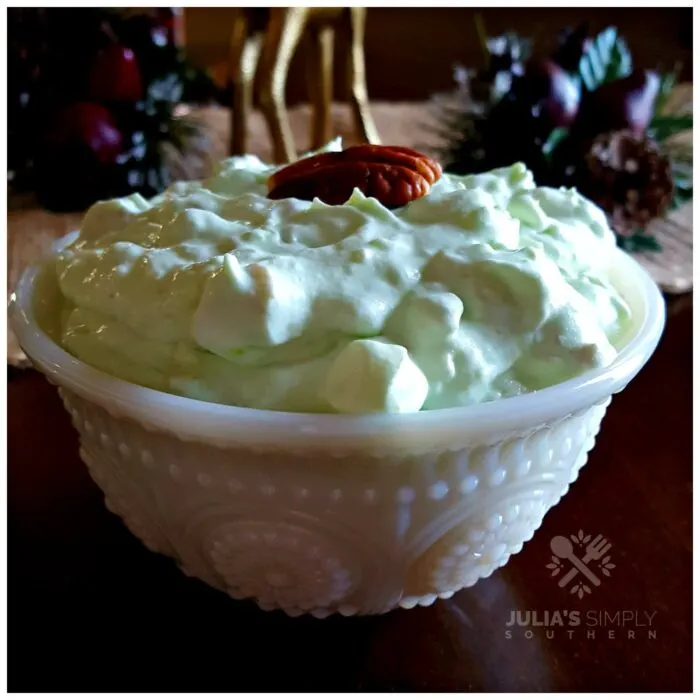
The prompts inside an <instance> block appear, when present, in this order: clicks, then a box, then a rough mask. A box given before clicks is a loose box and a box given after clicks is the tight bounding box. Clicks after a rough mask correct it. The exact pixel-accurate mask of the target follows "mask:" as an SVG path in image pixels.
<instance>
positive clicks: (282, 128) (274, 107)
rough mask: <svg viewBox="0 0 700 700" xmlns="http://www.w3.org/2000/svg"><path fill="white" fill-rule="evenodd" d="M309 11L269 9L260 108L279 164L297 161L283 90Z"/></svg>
mask: <svg viewBox="0 0 700 700" xmlns="http://www.w3.org/2000/svg"><path fill="white" fill-rule="evenodd" d="M307 12H308V10H307V9H306V8H304V7H286V8H282V7H273V8H270V23H269V25H268V29H267V34H266V36H265V39H264V41H263V47H262V53H261V56H260V107H261V108H262V110H263V113H264V114H265V118H266V120H267V124H268V127H269V129H270V136H271V138H272V143H273V145H274V151H275V161H277V162H278V163H283V162H289V161H292V160H295V159H296V149H295V148H294V138H293V137H292V130H291V128H290V126H289V118H288V116H287V109H286V106H285V99H284V89H285V85H286V82H287V72H288V71H289V64H290V62H291V60H292V56H293V55H294V51H295V49H296V48H297V45H298V44H299V40H300V39H301V36H302V34H303V32H304V28H305V26H306V18H307Z"/></svg>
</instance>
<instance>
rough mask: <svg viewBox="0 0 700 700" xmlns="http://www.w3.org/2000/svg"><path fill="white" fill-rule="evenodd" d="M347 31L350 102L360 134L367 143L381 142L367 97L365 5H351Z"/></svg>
mask: <svg viewBox="0 0 700 700" xmlns="http://www.w3.org/2000/svg"><path fill="white" fill-rule="evenodd" d="M346 12H347V15H346V20H345V22H346V31H347V34H348V44H349V47H350V60H349V62H348V67H349V76H348V78H349V83H350V104H351V107H352V111H353V117H354V120H355V125H356V129H357V131H358V135H359V136H360V138H362V139H363V140H364V141H365V142H366V143H377V144H378V143H381V139H380V137H379V132H378V131H377V127H376V126H375V124H374V119H373V118H372V112H371V111H370V108H369V98H368V97H367V79H366V77H365V49H364V42H365V19H366V16H367V10H366V9H365V8H364V7H350V8H348V9H347V10H346Z"/></svg>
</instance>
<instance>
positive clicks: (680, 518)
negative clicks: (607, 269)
mask: <svg viewBox="0 0 700 700" xmlns="http://www.w3.org/2000/svg"><path fill="white" fill-rule="evenodd" d="M668 314H669V318H668V325H667V328H666V331H665V333H664V336H663V338H662V341H661V344H660V346H659V349H658V350H657V352H656V354H655V355H654V356H653V358H652V359H651V361H650V362H649V364H648V365H647V366H646V367H645V368H644V369H643V370H642V372H641V374H640V375H639V376H638V377H637V379H636V380H635V381H634V382H633V383H632V384H631V385H630V386H629V387H628V388H627V390H626V391H625V392H623V393H622V394H621V395H619V396H617V397H616V398H615V399H614V400H613V403H612V405H611V407H610V409H609V411H608V414H607V417H606V418H605V420H604V421H603V429H602V432H601V434H600V436H599V439H598V443H597V446H596V448H595V449H594V450H593V453H592V455H591V457H590V460H589V462H588V464H587V465H586V466H585V467H584V469H583V470H582V472H581V475H580V477H579V479H578V481H577V482H576V483H575V484H574V485H573V486H572V489H571V491H570V493H569V494H568V495H567V496H566V497H565V498H564V499H563V501H562V502H561V504H560V505H559V506H557V507H556V508H555V509H554V510H553V511H551V512H550V513H549V514H548V515H547V516H546V518H545V521H544V523H543V525H542V527H541V529H540V530H539V531H538V532H537V533H536V535H535V537H534V539H533V540H532V541H530V542H529V543H528V544H526V545H525V548H524V549H523V551H522V552H521V553H520V554H518V555H516V556H514V557H513V558H512V559H511V561H510V562H509V563H508V565H507V566H506V567H505V568H504V569H501V570H500V571H498V572H496V573H495V574H494V575H492V576H491V577H490V578H489V579H486V580H482V581H480V582H479V583H478V584H477V585H476V586H474V587H473V588H471V589H468V590H466V591H462V592H461V593H459V594H457V595H456V596H454V598H452V599H451V600H447V601H439V602H438V603H436V604H435V605H434V606H432V607H430V608H420V609H414V610H411V611H404V610H400V611H397V612H394V613H391V614H388V615H384V616H379V617H366V618H354V619H353V618H348V619H346V618H337V619H336V617H335V616H334V617H331V618H328V619H326V620H323V621H320V620H315V619H312V618H310V619H306V618H297V619H290V618H287V617H285V616H284V615H283V614H282V613H264V612H261V611H259V610H258V609H257V608H256V607H255V606H254V605H252V604H250V603H240V602H234V601H232V600H230V599H228V598H227V597H226V596H225V595H224V594H222V593H219V592H216V591H214V590H210V589H208V588H207V587H206V586H205V585H204V584H202V583H199V582H197V581H194V580H190V579H187V578H185V577H184V576H183V575H182V574H180V573H179V571H178V570H177V569H176V568H175V566H174V565H173V564H171V563H170V562H169V561H168V560H166V559H165V558H163V557H160V556H158V555H154V554H151V553H150V552H148V551H147V550H146V549H145V548H143V547H142V546H141V545H140V543H139V542H138V541H137V540H136V539H135V538H133V537H132V536H131V535H130V533H128V531H127V530H126V529H125V528H124V526H123V525H122V524H121V522H120V521H119V520H118V519H117V518H116V517H115V516H113V515H111V514H110V513H108V512H107V511H106V510H105V508H104V506H103V502H102V499H101V496H100V493H99V492H98V490H97V488H96V487H95V486H94V485H93V484H92V482H91V481H90V479H89V477H88V475H87V471H86V469H85V468H84V466H83V465H82V463H81V462H80V460H79V457H78V444H77V438H76V435H75V434H74V432H73V429H72V427H71V425H70V422H69V419H68V416H67V414H65V413H64V411H63V409H62V407H61V405H60V402H59V400H58V398H57V396H56V394H55V390H54V389H53V387H51V386H50V385H49V384H47V383H46V382H45V381H44V379H43V378H42V377H41V376H40V375H38V374H35V373H34V372H32V371H31V370H27V371H24V372H22V371H20V372H19V373H17V374H16V375H14V376H12V378H11V380H10V383H9V386H8V394H9V397H8V414H9V423H8V430H9V458H8V485H9V493H8V507H9V523H8V524H9V538H8V541H9V561H8V565H9V572H8V586H9V597H8V613H9V631H8V648H9V668H8V671H9V690H10V691H66V692H67V691H74V692H75V691H103V692H104V691H127V692H128V691H166V692H177V691H244V690H248V691H255V690H257V691H262V690H278V691H292V690H296V691H302V690H306V691H313V690H325V691H350V690H360V691H369V690H375V691H392V690H393V691H428V690H430V691H468V690H484V691H505V690H516V691H517V690H523V691H524V690H530V691H550V690H557V691H584V690H586V691H689V690H691V688H692V660H691V657H692V636H691V634H692V633H691V630H692V625H691V611H692V586H691V583H692V581H691V577H692V527H691V524H692V505H691V500H692V499H691V490H692V476H691V470H692V458H691V442H692V427H691V424H692V407H691V402H692V381H691V379H692V370H691V365H692V341H691V329H692V296H690V295H687V296H684V297H676V298H674V299H672V300H670V301H668ZM579 530H582V531H583V532H584V533H586V534H591V535H594V536H595V535H598V534H601V535H603V536H604V537H606V538H607V539H608V540H609V541H610V542H611V543H612V545H613V547H612V549H611V550H610V552H609V553H610V555H611V560H610V561H611V562H612V563H614V564H615V568H614V569H612V571H611V573H612V575H611V576H610V577H609V578H605V579H604V580H603V581H602V583H601V585H600V587H598V588H594V590H593V592H592V593H591V594H590V595H587V596H585V597H584V598H583V599H582V600H579V599H578V598H577V597H575V596H572V595H571V594H570V593H569V591H568V590H567V589H562V588H559V586H558V585H557V579H554V578H552V577H551V575H550V574H551V572H550V570H549V569H547V564H548V563H549V562H550V560H551V551H550V548H549V543H550V540H551V538H552V537H554V536H555V535H569V536H570V535H572V534H575V533H578V531H579ZM514 611H515V613H516V614H519V615H520V619H521V622H523V621H524V622H527V620H526V617H527V616H528V615H529V619H530V623H532V622H533V616H534V622H535V623H540V624H530V625H529V626H520V625H514V626H509V625H508V622H509V620H510V618H511V616H512V615H513V614H514ZM564 611H567V613H568V614H567V615H564ZM571 611H578V613H579V616H578V619H579V622H580V624H579V625H578V626H563V627H560V626H557V625H556V619H555V618H554V616H553V614H554V613H555V612H558V613H560V614H561V615H562V619H564V620H571V619H572V616H571ZM547 613H548V614H549V618H550V620H549V621H550V624H549V625H543V624H541V623H543V622H546V614H547ZM573 617H575V616H573Z"/></svg>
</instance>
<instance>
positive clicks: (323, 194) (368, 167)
mask: <svg viewBox="0 0 700 700" xmlns="http://www.w3.org/2000/svg"><path fill="white" fill-rule="evenodd" d="M441 175H442V168H441V167H440V165H439V164H438V163H437V162H435V161H434V160H432V159H431V158H429V157H428V156H426V155H423V154H422V153H419V152H418V151H414V150H413V149H411V148H404V147H401V146H374V145H362V146H352V147H351V148H347V149H345V150H344V151H339V152H338V151H334V152H329V153H319V154H317V155H314V156H310V157H309V158H304V159H303V160H300V161H297V162H296V163H292V164H291V165H289V166H287V167H286V168H282V169H281V170H278V171H277V172H276V173H274V174H273V175H272V176H271V177H270V179H269V181H268V189H269V194H268V196H269V197H270V198H271V199H283V198H286V197H296V198H297V199H305V200H312V199H314V198H316V197H317V198H318V199H320V200H321V201H323V202H325V203H326V204H343V203H344V202H346V201H347V200H348V199H349V198H350V196H351V195H352V192H353V190H354V189H355V188H357V189H359V190H360V191H361V192H363V193H364V194H365V195H366V196H368V197H374V198H376V199H377V200H379V201H380V202H381V203H382V204H384V206H386V207H390V208H395V207H401V206H403V205H405V204H408V202H411V201H413V200H414V199H418V198H419V197H423V196H424V195H426V194H427V193H428V192H429V191H430V186H431V185H432V184H433V183H434V182H436V181H437V180H438V179H439V178H440V176H441Z"/></svg>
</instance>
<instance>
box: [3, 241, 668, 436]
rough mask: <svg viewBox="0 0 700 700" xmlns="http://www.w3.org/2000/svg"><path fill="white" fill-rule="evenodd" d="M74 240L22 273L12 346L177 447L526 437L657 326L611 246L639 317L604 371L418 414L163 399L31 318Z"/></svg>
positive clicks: (654, 301)
mask: <svg viewBox="0 0 700 700" xmlns="http://www.w3.org/2000/svg"><path fill="white" fill-rule="evenodd" d="M77 235H78V232H76V231H74V232H71V233H70V234H68V235H67V236H64V237H63V238H61V239H59V240H58V241H56V242H55V243H54V245H53V246H51V248H50V250H49V251H48V252H47V255H46V256H44V258H42V259H41V260H40V261H38V262H37V263H36V264H34V265H31V266H29V267H28V268H27V269H25V271H24V272H23V273H22V275H21V277H20V280H19V282H18V284H17V286H16V287H15V289H14V290H13V291H12V293H11V294H10V298H9V304H8V317H9V320H10V323H11V325H12V328H13V330H14V332H15V334H16V336H17V339H18V341H19V344H20V346H21V347H22V349H23V350H24V351H25V353H26V354H27V357H28V358H29V359H30V361H31V362H32V364H33V365H34V366H35V367H36V368H37V369H38V370H40V371H41V372H42V373H43V374H45V375H46V376H47V378H48V379H49V380H50V381H51V382H53V383H54V384H57V385H59V386H61V387H65V388H67V389H69V390H71V391H72V392H74V393H75V394H77V395H79V396H81V397H83V398H84V399H87V400H89V401H91V402H93V403H95V404H97V405H100V406H102V407H104V408H105V409H107V410H108V411H109V412H110V413H112V414H115V415H125V416H128V417H130V418H132V419H135V420H137V421H138V422H140V423H142V424H143V425H145V426H147V427H149V428H150V429H155V430H162V431H165V432H170V433H175V434H177V435H178V436H179V437H180V438H181V439H185V440H194V441H204V442H215V443H217V444H221V443H226V444H252V443H258V444H261V445H267V446H270V447H273V446H276V447H279V446H293V445H295V444H303V445H304V446H306V447H308V446H311V445H312V444H317V445H324V446H327V445H328V443H329V442H330V441H333V442H334V443H336V444H337V445H338V446H342V445H345V446H346V447H351V446H352V447H357V446H358V441H360V442H362V441H370V442H372V443H373V444H374V445H375V446H376V444H377V441H379V442H382V441H384V442H386V441H389V442H391V443H394V444H396V443H397V442H400V443H401V444H403V443H404V442H406V443H409V442H410V443H413V444H419V445H421V446H422V447H426V446H428V444H432V445H434V446H437V445H440V444H443V443H445V444H446V443H449V444H451V443H453V442H454V441H455V439H457V441H458V442H459V443H465V444H466V443H467V442H469V440H470V439H471V438H475V439H479V440H480V441H483V440H484V438H485V436H487V435H489V434H497V435H500V436H502V435H504V434H507V433H517V432H522V431H526V430H532V429H533V428H534V427H536V426H539V425H544V424H548V423H552V422H555V421H557V420H560V419H562V418H564V417H566V416H568V415H570V414H572V413H575V412H577V411H580V410H582V409H585V408H588V407H590V406H592V405H594V404H596V403H600V402H602V401H604V400H606V399H607V398H608V397H610V396H611V395H612V394H614V393H616V392H618V391H621V390H622V389H623V388H624V387H625V386H626V385H627V383H628V382H629V381H630V380H631V379H632V378H634V376H636V374H637V373H638V372H639V370H640V369H641V368H642V367H643V366H644V364H645V363H646V362H647V360H648V359H649V357H650V356H651V354H652V353H653V352H654V350H655V348H656V346H657V344H658V342H659V339H660V337H661V334H662V332H663V328H664V324H665V320H666V309H665V303H664V299H663V296H662V294H661V292H660V290H659V288H658V286H657V285H656V283H655V282H654V281H653V279H652V278H651V277H650V275H649V274H648V272H646V270H644V269H643V268H642V266H641V265H640V264H639V263H637V262H636V261H635V260H634V259H633V258H632V257H631V256H629V255H628V254H626V253H625V252H623V251H622V250H620V249H619V248H615V249H614V251H613V252H612V255H611V263H612V264H613V265H614V269H615V270H617V271H619V272H620V276H621V278H622V279H623V281H624V285H623V286H624V287H625V288H626V289H622V290H621V292H622V293H623V294H624V293H625V291H628V292H630V293H631V294H632V296H637V299H629V298H627V297H626V300H627V301H628V303H629V304H630V306H631V307H632V308H633V316H634V315H635V314H639V317H640V320H639V321H638V324H637V329H636V332H635V333H634V334H633V335H632V336H631V337H630V338H629V339H628V340H627V342H626V344H625V345H624V346H623V347H622V349H621V350H620V352H619V353H618V355H617V356H616V357H615V359H614V360H613V362H612V363H610V364H609V365H607V366H605V367H602V368H598V369H593V370H589V371H587V372H584V373H583V374H581V375H579V376H577V377H574V378H572V379H569V380H567V381H564V382H561V383H559V384H555V385H553V386H550V387H547V388H545V389H540V390H538V391H534V392H530V393H527V394H522V395H519V396H514V397H508V398H503V399H498V400H495V401H491V402H488V403H481V404H475V405H471V406H458V407H452V408H440V409H433V410H430V411H420V412H417V413H402V414H369V415H343V414H340V415H339V414H316V413H294V412H285V411H273V410H265V409H257V408H244V407H238V406H230V405H226V404H218V403H212V402H207V401H202V400H198V399H192V398H188V397H183V396H178V395H175V394H168V393H166V392H162V391H159V390H156V389H150V388H147V387H143V386H139V385H136V384H133V383H131V382H128V381H126V380H123V379H119V378H117V377H114V376H112V375H109V374H107V373H105V372H102V371H101V370H98V369H95V368H93V367H91V366H89V365H87V364H86V363H84V362H82V361H80V360H78V359H77V358H76V357H74V356H73V355H71V354H70V353H68V352H67V351H66V350H64V349H63V348H62V347H60V346H59V345H58V344H57V343H55V342H54V341H53V340H52V339H51V338H50V337H49V336H48V334H47V333H46V332H45V331H44V330H42V329H41V328H40V327H39V325H38V323H37V322H36V320H35V318H34V312H33V296H34V284H35V282H36V279H37V276H38V274H39V272H40V271H41V269H42V267H43V265H44V264H45V263H46V258H47V257H48V255H51V254H55V253H56V252H58V251H59V250H60V249H61V248H63V247H65V246H67V245H69V244H70V243H71V242H72V241H73V240H74V239H75V237H76V236H77ZM635 306H636V307H637V308H636V310H635Z"/></svg>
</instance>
